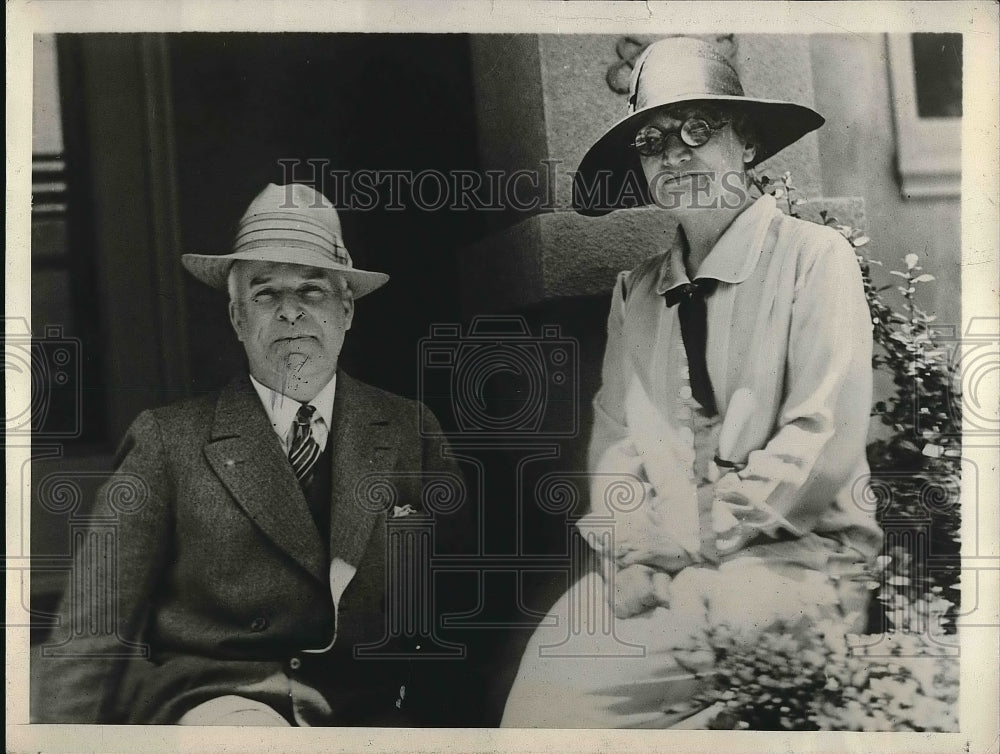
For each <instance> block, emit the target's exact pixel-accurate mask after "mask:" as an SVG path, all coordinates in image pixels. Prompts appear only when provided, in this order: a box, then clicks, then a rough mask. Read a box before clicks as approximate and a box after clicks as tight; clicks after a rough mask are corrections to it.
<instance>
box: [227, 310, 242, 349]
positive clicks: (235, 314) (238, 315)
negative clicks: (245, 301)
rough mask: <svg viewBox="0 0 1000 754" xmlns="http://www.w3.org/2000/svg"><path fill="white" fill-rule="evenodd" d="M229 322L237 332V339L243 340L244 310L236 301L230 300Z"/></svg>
mask: <svg viewBox="0 0 1000 754" xmlns="http://www.w3.org/2000/svg"><path fill="white" fill-rule="evenodd" d="M229 322H230V324H231V325H232V326H233V330H235V332H236V339H237V340H239V341H240V342H241V343H242V342H243V312H242V307H241V306H240V305H239V304H238V303H236V302H235V301H230V302H229Z"/></svg>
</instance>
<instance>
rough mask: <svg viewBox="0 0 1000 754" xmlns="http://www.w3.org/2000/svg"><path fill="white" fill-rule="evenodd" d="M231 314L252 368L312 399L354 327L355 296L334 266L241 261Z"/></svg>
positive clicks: (265, 380) (280, 387)
mask: <svg viewBox="0 0 1000 754" xmlns="http://www.w3.org/2000/svg"><path fill="white" fill-rule="evenodd" d="M232 274H233V275H234V276H235V291H234V293H235V298H234V300H232V301H230V302H229V318H230V320H231V321H232V323H233V329H234V330H236V336H237V337H238V338H239V340H240V342H241V343H243V348H244V349H245V350H246V353H247V359H248V361H249V362H250V374H252V375H253V376H254V378H255V379H257V380H258V381H259V382H261V383H262V384H264V385H267V386H268V387H269V388H271V389H272V390H276V391H278V392H280V393H283V394H285V395H291V396H293V397H296V398H299V399H302V400H311V399H312V398H313V397H315V395H316V393H318V392H319V391H320V389H322V387H323V386H324V385H325V384H326V383H327V382H329V381H330V378H332V377H333V375H334V373H335V372H336V369H337V357H338V356H339V355H340V349H341V347H342V346H343V345H344V333H345V332H346V331H347V330H349V329H350V328H351V320H352V318H353V316H354V300H353V298H352V297H351V294H350V291H349V290H348V289H347V287H346V285H345V284H344V282H343V280H342V278H341V277H340V276H339V275H338V274H337V273H336V272H333V271H331V270H324V269H320V268H316V267H304V266H302V265H297V264H283V263H279V262H246V261H243V262H237V263H236V266H235V267H234V270H233V273H232Z"/></svg>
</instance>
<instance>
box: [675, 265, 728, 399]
mask: <svg viewBox="0 0 1000 754" xmlns="http://www.w3.org/2000/svg"><path fill="white" fill-rule="evenodd" d="M718 284H719V281H718V280H715V279H714V278H699V279H698V280H695V281H694V282H693V283H685V284H684V285H680V286H677V287H676V288H671V289H670V290H669V291H666V292H665V293H664V294H663V299H664V301H666V304H667V306H677V318H678V319H679V320H680V323H681V338H682V339H683V341H684V351H685V353H687V359H688V372H689V374H690V377H691V395H693V396H694V399H695V400H696V401H698V403H700V404H701V407H702V409H703V410H704V412H705V414H707V415H708V416H715V415H716V414H717V413H718V409H717V408H716V407H715V396H714V395H713V394H712V382H711V380H710V379H709V377H708V364H707V363H706V362H705V344H706V343H707V341H708V307H707V306H706V304H705V298H706V297H708V296H710V295H711V294H712V291H714V290H715V287H716V286H717V285H718Z"/></svg>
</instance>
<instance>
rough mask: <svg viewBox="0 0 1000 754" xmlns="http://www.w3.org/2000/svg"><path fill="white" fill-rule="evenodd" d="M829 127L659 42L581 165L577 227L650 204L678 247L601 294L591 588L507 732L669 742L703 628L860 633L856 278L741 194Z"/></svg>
mask: <svg viewBox="0 0 1000 754" xmlns="http://www.w3.org/2000/svg"><path fill="white" fill-rule="evenodd" d="M822 124H823V118H822V117H821V116H820V115H818V114H817V113H816V112H814V111H813V110H811V109H809V108H807V107H804V106H801V105H796V104H792V103H789V102H782V101H776V100H765V99H756V98H752V97H748V96H746V95H745V94H744V92H743V88H742V86H741V84H740V81H739V78H738V76H737V74H736V72H735V70H734V69H733V68H732V67H731V66H730V64H729V63H728V62H727V61H726V59H725V58H724V57H722V56H720V55H719V54H718V53H717V52H715V51H714V49H713V48H711V47H710V46H708V45H706V44H704V43H702V42H700V41H696V40H693V39H687V38H671V39H665V40H660V41H658V42H656V43H654V44H652V45H651V46H650V47H649V48H648V49H647V50H646V51H645V53H644V54H643V55H642V56H641V57H640V58H639V60H638V61H636V65H635V69H634V72H633V75H632V82H631V92H630V96H629V113H628V115H627V117H625V118H624V119H623V120H621V121H620V122H619V123H617V124H615V125H614V126H613V127H612V128H611V129H609V130H608V131H607V133H605V134H604V136H602V137H601V138H600V139H599V140H598V141H597V143H596V144H594V145H593V146H592V147H591V148H590V150H589V151H588V152H587V154H586V156H585V157H584V159H583V162H582V164H581V165H580V170H579V173H578V175H577V177H576V181H577V183H576V186H575V188H576V191H575V196H574V204H575V208H576V209H577V211H579V212H581V213H582V214H585V215H599V214H605V213H607V212H608V211H612V210H615V209H620V208H623V207H628V206H634V205H636V204H648V205H652V206H655V207H657V208H658V209H657V210H655V211H660V212H665V213H669V219H670V221H671V223H670V224H671V225H673V224H674V223H676V226H677V232H676V236H675V237H674V238H673V241H672V243H670V244H669V245H668V246H667V247H666V248H663V249H658V250H657V249H651V250H650V251H651V252H655V253H653V255H652V256H650V257H649V258H647V259H646V260H644V261H643V262H641V263H640V264H639V265H638V266H637V267H636V268H635V269H633V270H632V271H630V272H625V273H622V274H621V275H620V276H619V277H618V280H617V281H616V283H615V286H614V289H613V293H612V301H611V312H610V316H609V319H608V342H607V350H606V352H605V356H604V364H603V372H602V380H603V381H602V386H601V389H600V391H599V392H598V394H597V396H596V398H595V400H594V428H593V435H592V437H591V442H590V453H589V464H590V469H589V471H590V472H591V475H592V484H591V511H590V512H589V513H588V514H587V516H585V517H584V518H583V519H582V520H581V521H580V523H579V526H580V528H581V530H582V531H584V532H596V533H597V534H598V536H593V537H591V538H589V539H588V541H589V542H590V543H591V546H592V547H594V549H595V550H596V552H597V554H598V560H599V561H600V562H601V563H602V564H603V568H601V569H599V570H598V571H595V572H593V573H590V574H588V575H587V576H585V577H583V578H582V579H581V580H580V581H578V582H577V583H575V584H573V585H572V586H571V588H570V589H569V591H568V592H567V593H566V594H565V595H564V596H563V597H562V598H561V599H560V600H559V601H558V602H557V603H556V605H555V606H554V607H553V608H552V611H551V614H550V616H549V617H548V618H547V619H546V620H543V621H542V623H541V625H540V627H539V628H538V630H537V631H536V632H535V635H534V636H533V637H532V639H531V641H530V642H529V644H528V647H527V650H526V652H525V654H524V657H523V659H522V661H521V666H520V669H519V672H518V675H517V678H516V680H515V683H514V686H513V688H512V690H511V694H510V696H509V698H508V702H507V707H506V710H505V713H504V720H503V725H505V726H513V727H591V728H602V727H660V726H667V725H670V724H672V723H674V722H676V715H675V716H673V717H672V716H671V715H670V714H669V709H670V707H671V706H672V705H674V704H676V703H677V702H679V701H682V700H683V699H684V698H685V696H686V695H688V694H690V693H691V690H692V687H693V685H695V684H694V683H693V682H692V681H691V680H690V679H691V678H692V677H693V676H692V673H694V674H696V673H697V671H703V670H706V669H708V667H709V665H710V662H711V659H712V655H711V652H708V651H706V650H707V647H708V645H707V637H708V635H709V633H710V632H711V631H713V630H714V629H716V628H719V627H722V626H725V627H726V628H727V631H728V632H730V633H731V634H733V635H735V636H736V637H737V638H738V639H740V640H743V641H746V642H753V641H754V640H755V637H759V636H760V634H761V632H764V631H768V630H774V627H775V625H776V624H777V623H778V622H779V621H782V620H785V621H798V620H801V619H803V617H805V618H806V619H807V620H814V621H822V622H825V623H827V624H828V625H832V626H833V627H835V629H836V630H840V631H845V632H846V631H848V630H851V629H852V628H857V627H858V624H859V622H861V623H863V619H864V608H865V593H864V589H863V587H862V586H861V585H860V584H858V583H857V582H856V581H854V580H852V579H851V578H850V576H851V575H852V574H855V573H857V572H859V571H860V569H861V567H862V566H863V564H864V563H865V561H867V560H869V559H870V558H872V557H873V556H874V555H876V554H877V552H878V550H879V546H880V542H881V535H880V531H879V529H878V528H877V526H876V525H875V523H874V522H873V520H872V519H871V517H870V514H869V513H868V512H867V511H866V510H865V509H864V507H863V506H862V505H861V504H860V500H859V499H858V497H859V491H860V490H862V489H863V488H864V482H865V478H866V476H867V474H868V466H867V463H866V460H865V443H866V434H867V427H868V419H869V409H870V403H871V350H872V339H871V320H870V315H869V312H868V308H867V304H866V301H865V296H864V291H863V287H862V282H861V276H860V271H859V268H858V264H857V262H856V260H855V257H854V254H853V252H852V250H851V248H850V246H849V245H848V244H847V243H846V241H844V239H843V238H841V237H840V235H839V234H837V233H836V232H835V231H833V230H831V229H828V228H824V227H821V226H819V225H816V224H814V223H809V222H805V221H802V220H798V219H795V218H792V217H788V216H786V215H784V214H782V213H781V212H780V211H779V210H778V209H777V207H776V204H775V200H774V198H773V197H771V196H769V195H763V196H757V197H756V198H755V196H754V195H753V194H752V192H751V191H750V186H751V185H752V182H751V180H750V178H749V176H748V171H749V170H750V169H751V168H753V166H755V165H756V164H757V163H759V162H761V161H762V160H765V159H767V158H768V157H770V156H772V155H773V154H775V153H776V152H778V151H779V150H781V149H783V148H784V147H786V146H788V145H789V144H791V143H792V142H794V141H796V140H797V139H799V138H801V137H802V136H803V135H805V134H806V133H808V132H810V131H812V130H814V129H816V128H818V127H819V126H821V125H822ZM602 527H603V529H604V530H605V531H606V532H608V536H600V532H601V530H602ZM580 616H585V618H584V621H583V624H582V625H581V623H580V620H581V618H580Z"/></svg>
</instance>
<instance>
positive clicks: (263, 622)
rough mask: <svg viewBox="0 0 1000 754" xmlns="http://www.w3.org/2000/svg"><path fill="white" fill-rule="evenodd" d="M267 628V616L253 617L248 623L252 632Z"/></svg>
mask: <svg viewBox="0 0 1000 754" xmlns="http://www.w3.org/2000/svg"><path fill="white" fill-rule="evenodd" d="M265 628H267V618H254V619H253V623H251V624H250V630H251V631H254V632H258V631H263V630H264V629H265Z"/></svg>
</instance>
